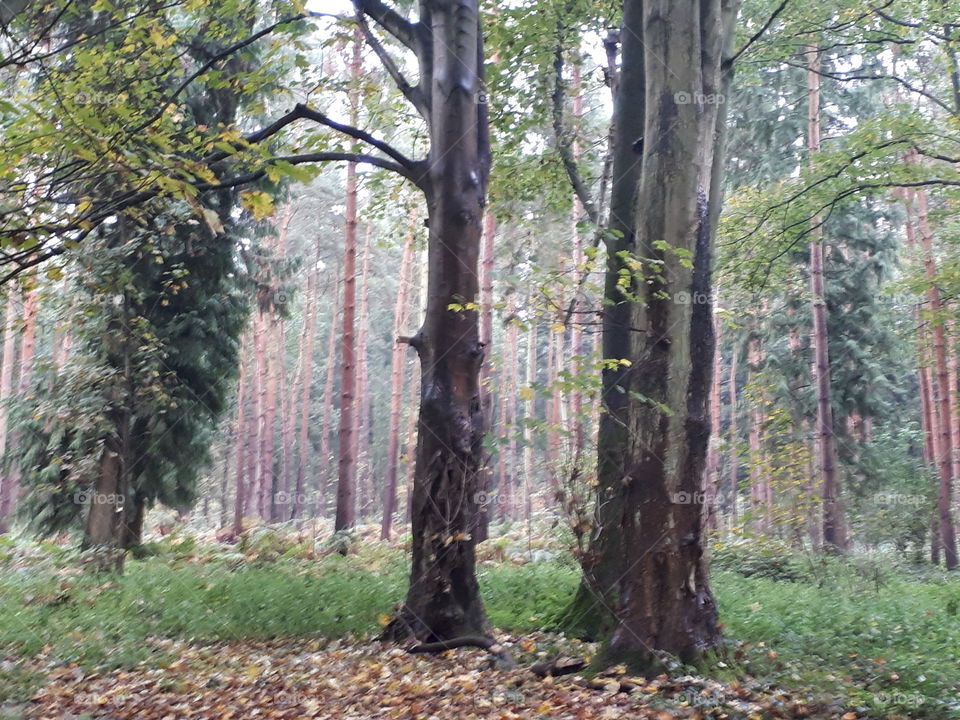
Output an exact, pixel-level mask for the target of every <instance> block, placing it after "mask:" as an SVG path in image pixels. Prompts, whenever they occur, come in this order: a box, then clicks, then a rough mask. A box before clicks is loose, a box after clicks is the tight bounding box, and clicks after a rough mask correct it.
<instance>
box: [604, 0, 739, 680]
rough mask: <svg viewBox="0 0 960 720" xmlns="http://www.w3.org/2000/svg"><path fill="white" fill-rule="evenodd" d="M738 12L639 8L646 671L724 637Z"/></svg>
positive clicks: (623, 620) (634, 433)
mask: <svg viewBox="0 0 960 720" xmlns="http://www.w3.org/2000/svg"><path fill="white" fill-rule="evenodd" d="M738 5H739V4H738V3H737V2H735V1H733V2H722V3H721V2H720V1H719V0H716V1H715V2H708V3H700V2H693V0H690V1H684V2H650V1H649V0H648V1H647V2H640V0H629V1H628V2H627V3H626V4H625V10H627V9H631V10H632V11H633V12H634V13H636V12H638V11H639V10H640V9H641V8H642V14H641V18H642V24H641V28H642V36H641V37H642V40H643V43H644V46H645V52H644V55H643V61H644V82H645V87H646V98H647V103H646V105H645V108H644V110H645V112H644V116H645V130H644V134H643V138H644V142H643V163H642V169H641V174H640V181H639V190H638V195H637V204H636V208H637V209H636V215H635V217H636V257H637V259H638V261H639V262H640V263H641V268H640V270H639V273H640V274H641V277H642V281H641V282H638V283H637V285H638V286H639V291H638V292H639V295H640V297H639V301H638V302H635V303H632V304H631V320H632V322H631V326H632V327H638V328H642V329H643V332H642V333H639V334H637V335H635V336H634V337H633V338H632V342H631V353H630V355H629V358H630V360H631V366H632V367H633V368H634V370H633V372H632V373H631V376H630V385H629V393H628V396H629V400H628V405H627V426H628V428H629V433H630V441H629V443H628V448H627V453H626V458H625V460H626V463H625V466H624V468H623V470H624V472H623V475H622V477H623V478H624V482H623V483H622V487H621V490H620V493H619V495H620V500H619V501H620V505H621V507H622V513H623V515H622V519H621V533H622V538H623V546H622V547H624V548H630V553H629V557H628V559H627V568H626V571H625V574H624V577H623V580H622V582H621V584H620V598H621V604H620V607H619V610H618V613H617V615H618V617H617V626H616V628H615V630H614V631H613V634H612V635H611V637H610V640H609V643H608V647H607V654H608V655H611V656H623V657H626V658H628V659H629V660H630V661H631V663H632V664H634V665H638V666H649V665H651V664H653V663H655V662H656V652H657V651H668V652H671V653H674V654H676V655H679V656H680V657H683V658H695V657H698V656H699V655H700V654H701V653H702V652H703V651H704V650H706V649H708V648H711V647H714V646H716V645H717V644H718V643H719V641H720V632H719V627H718V625H717V616H716V605H715V602H714V600H713V596H712V595H711V592H710V587H709V583H708V578H707V572H706V563H705V558H704V532H703V512H702V510H703V508H702V505H701V503H700V502H698V500H699V498H702V482H703V476H704V473H703V470H704V463H705V460H706V451H707V444H708V441H709V437H710V422H709V416H708V409H707V405H708V397H709V390H710V384H711V378H710V374H711V370H712V360H713V346H714V336H713V320H712V312H711V303H710V291H711V279H710V273H711V245H712V240H713V232H714V228H713V227H712V225H711V223H712V222H714V221H715V219H716V217H717V216H718V214H719V203H720V190H719V188H720V187H721V184H720V180H721V178H720V177H719V173H720V168H721V167H722V158H723V148H722V139H723V134H722V133H720V147H718V146H717V144H715V137H716V135H717V131H718V128H722V126H723V122H724V116H723V114H722V113H720V112H719V107H720V105H721V103H722V102H723V100H724V99H725V94H724V79H725V76H726V75H728V73H729V69H730V68H729V65H730V58H731V57H732V53H731V47H730V44H731V41H732V38H733V29H734V22H735V20H736V16H737V11H738ZM637 6H640V7H637ZM634 17H636V15H634ZM624 72H626V67H625V68H624ZM727 82H729V80H728V79H727ZM618 152H632V146H631V147H628V148H624V147H620V148H618Z"/></svg>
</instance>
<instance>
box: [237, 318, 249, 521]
mask: <svg viewBox="0 0 960 720" xmlns="http://www.w3.org/2000/svg"><path fill="white" fill-rule="evenodd" d="M249 342H250V335H249V333H247V332H245V333H244V334H243V335H241V336H240V376H239V378H238V379H237V419H236V430H235V432H234V442H235V443H236V456H237V472H236V478H237V482H236V487H237V490H236V495H235V497H234V499H233V534H234V535H239V534H240V533H241V532H243V510H244V502H243V501H244V492H245V490H246V483H247V480H246V473H247V463H248V460H247V453H248V452H249V442H248V438H249V435H248V432H247V427H248V425H247V405H248V404H249V399H248V397H247V395H248V394H249V392H250V391H249V389H248V388H247V365H248V364H249V363H248V361H247V359H246V357H245V356H246V348H247V347H248V345H249ZM251 480H252V478H251Z"/></svg>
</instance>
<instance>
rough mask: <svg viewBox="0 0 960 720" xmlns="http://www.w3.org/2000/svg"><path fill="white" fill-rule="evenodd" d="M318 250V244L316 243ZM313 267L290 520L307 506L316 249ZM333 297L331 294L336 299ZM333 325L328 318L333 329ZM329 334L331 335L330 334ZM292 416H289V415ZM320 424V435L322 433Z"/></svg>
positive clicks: (305, 323) (299, 379) (303, 336)
mask: <svg viewBox="0 0 960 720" xmlns="http://www.w3.org/2000/svg"><path fill="white" fill-rule="evenodd" d="M317 247H318V248H319V242H318V243H317ZM317 255H318V257H316V258H314V266H313V268H312V269H311V270H310V272H309V273H308V275H307V289H306V297H305V298H304V306H303V329H302V331H301V333H300V362H299V363H298V366H299V373H298V377H297V382H296V384H295V387H294V394H295V395H296V396H297V413H296V415H297V420H298V429H297V451H298V453H297V454H298V458H297V479H296V484H295V487H294V496H293V508H292V512H291V517H294V518H299V517H302V516H303V508H304V505H306V492H307V483H306V480H307V466H308V464H309V462H310V447H309V443H310V388H311V386H312V380H313V341H314V336H315V335H316V331H317V284H318V282H319V277H318V276H319V273H320V269H319V268H320V266H319V249H318V251H317ZM335 294H336V293H334V295H335ZM335 324H336V321H335V320H334V319H333V318H331V321H330V325H331V327H333V326H334V325H335ZM331 334H332V333H331ZM291 415H292V413H291ZM325 430H326V428H325V427H323V424H322V423H321V432H323V431H325Z"/></svg>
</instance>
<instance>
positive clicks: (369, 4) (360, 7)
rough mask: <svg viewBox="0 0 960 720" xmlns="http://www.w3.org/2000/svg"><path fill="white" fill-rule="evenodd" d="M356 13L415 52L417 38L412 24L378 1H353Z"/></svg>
mask: <svg viewBox="0 0 960 720" xmlns="http://www.w3.org/2000/svg"><path fill="white" fill-rule="evenodd" d="M353 7H354V8H355V9H356V11H357V13H360V14H365V15H369V16H370V17H371V18H373V21H374V22H375V23H377V25H379V26H380V27H382V28H383V29H384V30H386V31H387V32H388V33H390V34H391V35H393V36H394V37H395V38H396V39H397V40H399V41H400V42H402V43H403V44H404V45H405V46H406V47H407V48H408V49H410V50H413V51H414V52H416V50H417V37H416V32H415V31H414V29H413V23H411V22H410V21H409V20H407V19H406V18H404V17H403V16H402V15H401V14H400V13H398V12H397V11H396V10H394V9H393V8H391V7H388V6H387V5H384V4H383V3H382V2H380V0H353Z"/></svg>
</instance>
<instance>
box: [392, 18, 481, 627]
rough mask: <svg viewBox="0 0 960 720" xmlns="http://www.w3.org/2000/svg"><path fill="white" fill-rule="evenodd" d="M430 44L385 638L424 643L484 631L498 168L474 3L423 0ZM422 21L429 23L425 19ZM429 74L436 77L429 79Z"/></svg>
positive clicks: (425, 65)
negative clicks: (482, 267)
mask: <svg viewBox="0 0 960 720" xmlns="http://www.w3.org/2000/svg"><path fill="white" fill-rule="evenodd" d="M421 20H422V21H426V23H425V27H428V28H429V29H430V30H429V42H430V48H429V49H428V50H426V49H425V50H424V53H425V54H421V60H423V59H424V57H425V55H426V56H428V57H429V58H430V60H431V62H430V64H429V65H427V64H426V63H423V62H421V70H423V69H424V68H425V67H426V68H427V70H428V72H427V75H428V77H426V78H421V83H422V84H423V85H424V86H425V87H428V88H429V96H430V99H431V100H430V108H431V113H430V119H431V122H430V138H431V143H430V151H429V154H428V158H427V161H426V163H425V173H426V174H425V178H424V180H423V187H424V192H425V194H426V197H427V207H428V218H429V219H428V226H429V228H430V235H429V241H428V248H429V250H428V252H429V277H428V286H429V288H428V294H427V295H428V296H427V309H426V317H425V319H424V324H423V327H422V328H421V329H420V331H419V332H418V333H417V335H416V336H415V338H414V339H413V340H412V344H413V345H414V347H415V348H416V350H417V353H418V355H419V357H420V371H421V384H420V387H421V389H420V399H421V404H420V422H419V428H420V433H419V437H418V441H417V467H416V475H415V479H414V489H413V501H412V503H411V520H412V535H413V542H412V567H411V572H410V586H409V589H408V591H407V597H406V600H405V601H404V604H403V606H402V607H401V608H400V611H399V615H398V617H397V618H395V620H394V621H393V622H392V623H391V624H390V625H389V626H388V627H387V628H386V629H385V632H384V636H385V637H388V638H394V639H396V638H405V637H408V636H409V635H413V636H415V637H417V638H418V639H421V640H440V639H449V638H453V637H457V636H462V635H474V634H478V633H482V632H484V631H486V629H487V622H486V618H485V614H484V611H483V605H482V603H481V600H480V592H479V586H478V585H477V579H476V571H475V565H476V557H475V539H474V537H473V533H475V532H476V529H477V522H478V512H477V500H478V498H477V493H478V491H479V488H480V477H479V476H480V468H481V466H482V463H483V448H482V441H483V431H484V428H483V426H484V422H483V411H482V408H481V404H480V367H481V365H482V363H483V354H484V348H483V345H482V343H481V342H480V336H479V327H478V312H477V310H476V302H477V300H478V297H477V295H478V277H477V270H478V268H477V262H478V256H479V251H480V238H481V223H482V218H483V206H484V195H485V191H486V181H487V174H488V168H489V145H488V138H487V117H486V108H485V106H484V105H483V103H481V102H479V100H480V92H481V90H482V59H483V50H482V34H481V31H480V19H479V10H478V7H477V2H476V0H461V1H460V2H458V3H456V4H454V3H426V2H425V3H423V5H422V6H421ZM421 24H422V23H421ZM425 81H428V82H425Z"/></svg>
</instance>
